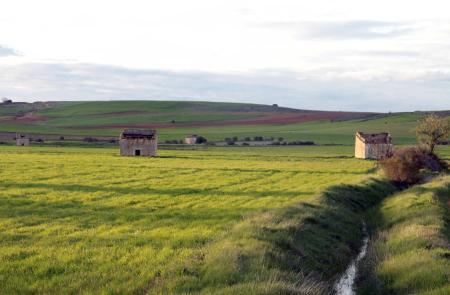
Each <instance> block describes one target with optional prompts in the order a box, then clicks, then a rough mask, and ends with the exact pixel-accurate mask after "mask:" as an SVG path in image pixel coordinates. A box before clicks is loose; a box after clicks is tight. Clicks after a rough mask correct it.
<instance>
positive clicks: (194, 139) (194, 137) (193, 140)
mask: <svg viewBox="0 0 450 295" xmlns="http://www.w3.org/2000/svg"><path fill="white" fill-rule="evenodd" d="M197 138H198V135H196V134H192V135H188V136H186V137H185V138H184V143H186V144H196V143H197Z"/></svg>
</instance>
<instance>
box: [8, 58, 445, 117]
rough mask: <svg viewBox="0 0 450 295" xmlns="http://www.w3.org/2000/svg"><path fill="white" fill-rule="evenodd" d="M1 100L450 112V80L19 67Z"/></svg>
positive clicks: (433, 75)
mask: <svg viewBox="0 0 450 295" xmlns="http://www.w3.org/2000/svg"><path fill="white" fill-rule="evenodd" d="M0 71H1V72H8V73H9V75H8V77H7V78H6V79H5V78H4V79H1V80H0V92H1V93H3V94H4V95H6V96H8V97H16V98H19V99H25V100H26V99H31V100H93V99H97V100H124V99H158V100H161V99H169V100H213V101H228V102H257V103H265V104H272V103H278V104H280V105H283V106H290V107H296V108H303V109H323V110H355V111H404V110H410V111H414V110H417V109H424V110H425V109H426V110H433V109H434V110H436V109H450V100H448V96H447V95H446V90H447V89H448V85H449V82H450V72H430V73H422V74H421V75H420V76H417V77H414V78H409V79H385V80H373V79H367V80H361V79H355V78H354V77H352V75H342V76H338V75H336V73H332V72H330V74H329V75H328V76H320V75H318V73H316V72H304V73H297V72H292V71H283V70H265V71H254V72H251V73H245V74H217V73H208V72H186V71H183V72H175V71H161V70H159V71H156V70H137V69H129V68H124V67H116V66H105V65H95V64H20V65H9V66H3V67H1V66H0Z"/></svg>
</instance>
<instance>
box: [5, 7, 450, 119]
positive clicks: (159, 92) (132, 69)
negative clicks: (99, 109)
mask: <svg viewBox="0 0 450 295" xmlns="http://www.w3.org/2000/svg"><path fill="white" fill-rule="evenodd" d="M449 52H450V2H449V1H448V0H427V1H423V0H421V1H416V0H408V1H404V0H395V1H393V0H377V1H374V0H372V1H367V0H339V1H333V0H326V1H325V0H315V1H306V0H255V1H253V0H237V1H236V0H220V1H219V0H146V1H144V0H142V1H141V0H127V1H124V0H122V1H116V0H106V1H103V0H90V1H87V0H77V1H73V0H65V1H58V0H40V1H33V0H27V1H25V0H2V1H1V2H0V97H8V98H11V99H13V100H16V101H30V102H31V101H37V100H40V101H47V100H137V99H146V100H202V101H225V102H252V103H262V104H273V103H277V104H279V105H281V106H287V107H295V108H301V109H321V110H342V111H344V110H346V111H385V112H387V111H415V110H442V109H450V54H449Z"/></svg>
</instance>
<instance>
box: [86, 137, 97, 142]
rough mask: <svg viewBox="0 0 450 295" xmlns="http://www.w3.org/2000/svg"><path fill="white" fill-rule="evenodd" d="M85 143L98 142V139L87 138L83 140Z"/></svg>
mask: <svg viewBox="0 0 450 295" xmlns="http://www.w3.org/2000/svg"><path fill="white" fill-rule="evenodd" d="M83 141H84V142H97V141H98V139H97V138H95V137H85V138H83Z"/></svg>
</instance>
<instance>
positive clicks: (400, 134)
mask: <svg viewBox="0 0 450 295" xmlns="http://www.w3.org/2000/svg"><path fill="white" fill-rule="evenodd" d="M422 115H423V113H392V114H376V113H357V112H321V111H306V110H296V109H290V108H283V107H277V106H269V105H258V104H242V103H215V102H214V103H213V102H182V101H101V102H100V101H94V102H50V103H33V104H24V103H22V104H20V103H19V104H12V105H0V132H26V133H32V134H58V135H67V136H70V135H72V136H112V137H115V136H118V134H119V133H120V132H121V130H122V129H124V128H128V127H130V128H154V129H157V130H158V133H159V138H160V140H161V141H165V140H173V139H177V140H180V139H182V138H184V136H185V135H186V134H192V133H196V134H201V135H203V136H205V137H207V138H208V139H209V140H210V141H221V140H223V139H224V138H225V137H234V136H237V137H239V138H245V137H254V136H264V137H274V138H279V137H283V138H284V139H286V140H311V141H314V142H316V143H319V144H351V143H352V142H353V136H354V133H355V132H356V131H364V132H379V131H388V132H391V133H392V135H393V137H394V142H395V143H401V144H403V143H409V142H413V141H415V136H414V133H413V132H412V129H413V128H414V126H415V124H416V122H417V120H418V119H419V118H420V117H421V116H422Z"/></svg>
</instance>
